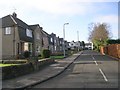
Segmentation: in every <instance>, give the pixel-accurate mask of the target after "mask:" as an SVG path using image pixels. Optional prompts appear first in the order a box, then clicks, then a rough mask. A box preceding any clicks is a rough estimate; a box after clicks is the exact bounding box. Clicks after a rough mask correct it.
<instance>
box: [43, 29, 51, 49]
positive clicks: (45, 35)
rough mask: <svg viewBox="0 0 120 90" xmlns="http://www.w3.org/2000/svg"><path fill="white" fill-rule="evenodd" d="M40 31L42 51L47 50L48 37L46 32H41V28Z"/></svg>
mask: <svg viewBox="0 0 120 90" xmlns="http://www.w3.org/2000/svg"><path fill="white" fill-rule="evenodd" d="M41 31H42V50H43V49H49V47H50V44H49V43H50V42H49V39H50V36H49V34H48V33H47V32H45V31H44V30H43V28H41Z"/></svg>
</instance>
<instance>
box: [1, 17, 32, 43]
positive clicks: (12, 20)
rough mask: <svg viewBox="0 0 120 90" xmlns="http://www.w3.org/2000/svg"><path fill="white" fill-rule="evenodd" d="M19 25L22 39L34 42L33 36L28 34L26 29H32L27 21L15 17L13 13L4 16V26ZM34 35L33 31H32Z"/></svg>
mask: <svg viewBox="0 0 120 90" xmlns="http://www.w3.org/2000/svg"><path fill="white" fill-rule="evenodd" d="M14 25H16V26H18V32H19V37H20V40H23V41H26V42H33V38H31V37H27V36H26V29H30V30H32V29H31V28H30V26H29V25H27V24H26V23H25V22H23V21H22V20H20V19H19V18H17V17H14V16H13V15H7V16H5V17H2V27H3V28H4V27H10V26H14ZM32 35H33V33H32Z"/></svg>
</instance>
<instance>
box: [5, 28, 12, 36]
mask: <svg viewBox="0 0 120 90" xmlns="http://www.w3.org/2000/svg"><path fill="white" fill-rule="evenodd" d="M5 34H6V35H8V34H11V27H6V28H5Z"/></svg>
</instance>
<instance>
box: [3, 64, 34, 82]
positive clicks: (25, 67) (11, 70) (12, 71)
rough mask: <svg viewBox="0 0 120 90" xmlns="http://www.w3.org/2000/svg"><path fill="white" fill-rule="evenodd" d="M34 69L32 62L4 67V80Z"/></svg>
mask: <svg viewBox="0 0 120 90" xmlns="http://www.w3.org/2000/svg"><path fill="white" fill-rule="evenodd" d="M33 71H34V69H33V66H32V64H31V63H27V64H22V65H16V66H7V67H2V80H4V79H10V78H15V77H18V76H21V75H25V74H28V73H31V72H33Z"/></svg>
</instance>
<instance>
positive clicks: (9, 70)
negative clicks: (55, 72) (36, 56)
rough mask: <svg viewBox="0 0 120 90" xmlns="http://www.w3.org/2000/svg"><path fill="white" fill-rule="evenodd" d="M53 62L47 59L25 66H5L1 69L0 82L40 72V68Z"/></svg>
mask: <svg viewBox="0 0 120 90" xmlns="http://www.w3.org/2000/svg"><path fill="white" fill-rule="evenodd" d="M53 62H54V60H53V59H50V58H47V59H42V60H39V61H38V62H37V63H36V62H30V63H26V64H21V65H16V66H7V67H2V80H6V79H11V78H15V77H18V76H22V75H25V74H29V73H31V72H34V71H36V69H37V70H40V69H41V67H42V66H46V65H48V64H51V63H53Z"/></svg>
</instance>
